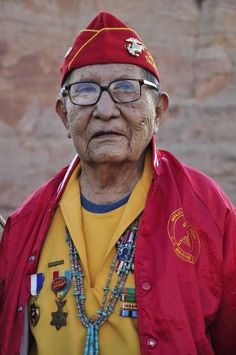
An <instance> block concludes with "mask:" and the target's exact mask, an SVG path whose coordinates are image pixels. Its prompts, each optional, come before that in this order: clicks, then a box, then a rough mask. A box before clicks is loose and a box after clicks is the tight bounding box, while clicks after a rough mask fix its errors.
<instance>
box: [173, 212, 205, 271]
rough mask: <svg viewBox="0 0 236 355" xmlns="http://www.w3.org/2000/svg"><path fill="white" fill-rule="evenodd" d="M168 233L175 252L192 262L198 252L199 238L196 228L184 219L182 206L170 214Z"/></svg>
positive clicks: (194, 260)
mask: <svg viewBox="0 0 236 355" xmlns="http://www.w3.org/2000/svg"><path fill="white" fill-rule="evenodd" d="M168 234H169V237H170V240H171V242H172V245H173V249H174V251H175V253H176V254H177V255H178V256H179V257H180V258H181V259H183V260H185V261H187V262H189V263H192V264H194V263H195V262H196V260H197V258H198V255H199V253H200V239H199V236H198V233H197V231H196V229H195V228H194V227H193V226H192V225H191V224H190V223H189V222H188V221H187V220H186V219H185V217H184V212H183V209H182V208H179V209H178V210H176V211H174V212H173V213H172V214H171V215H170V218H169V221H168Z"/></svg>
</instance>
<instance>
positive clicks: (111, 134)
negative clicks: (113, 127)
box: [92, 131, 122, 139]
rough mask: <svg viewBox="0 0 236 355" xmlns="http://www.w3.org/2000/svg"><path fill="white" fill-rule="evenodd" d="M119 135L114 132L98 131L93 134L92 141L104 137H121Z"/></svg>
mask: <svg viewBox="0 0 236 355" xmlns="http://www.w3.org/2000/svg"><path fill="white" fill-rule="evenodd" d="M121 135H122V134H121V133H118V132H114V131H99V132H96V133H95V134H93V136H92V139H94V138H106V137H116V136H121Z"/></svg>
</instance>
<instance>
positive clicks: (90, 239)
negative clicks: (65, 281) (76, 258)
mask: <svg viewBox="0 0 236 355" xmlns="http://www.w3.org/2000/svg"><path fill="white" fill-rule="evenodd" d="M78 173H79V168H78V169H76V171H75V172H74V173H73V175H72V176H71V178H70V181H69V183H68V184H67V187H66V189H65V191H64V193H63V196H62V198H61V201H60V204H59V206H58V207H57V210H56V212H55V215H54V217H53V221H52V223H51V226H50V228H49V231H48V234H47V237H46V240H45V243H44V246H43V249H42V251H41V255H40V260H39V265H38V272H43V273H44V276H45V280H44V284H43V288H42V290H41V291H40V293H39V296H38V300H37V303H38V305H39V306H40V320H39V322H38V324H37V325H36V326H35V327H32V325H31V332H32V334H33V337H34V339H35V342H36V349H34V350H33V351H32V352H31V354H32V353H33V354H38V355H65V354H68V355H80V354H81V355H82V354H83V349H84V342H85V337H86V329H85V328H84V326H83V325H82V324H81V321H80V319H79V317H78V316H77V308H76V303H75V299H74V297H73V294H72V292H73V285H72V286H71V288H70V289H69V291H68V293H67V294H66V296H65V297H64V299H65V300H67V302H66V304H65V306H64V307H63V311H64V312H67V313H68V316H67V319H66V320H67V325H66V326H62V327H61V328H60V329H59V330H57V329H56V328H55V326H52V325H50V322H51V320H52V316H51V312H56V311H57V305H56V303H55V300H56V296H55V294H54V292H53V291H52V290H51V282H52V280H53V272H54V271H59V272H60V274H63V272H64V271H65V270H70V268H71V266H70V258H69V247H68V244H67V242H66V241H65V226H67V227H68V229H69V232H70V235H71V237H72V240H73V243H74V245H75V247H76V249H77V251H78V253H79V255H80V259H81V265H82V269H83V272H84V275H85V278H84V286H85V295H86V302H85V309H86V312H87V315H88V316H89V317H93V316H96V310H97V309H99V307H100V305H101V300H102V296H103V291H102V288H103V287H104V285H105V284H106V280H107V276H108V273H109V267H110V265H111V263H112V259H113V257H114V255H115V252H116V248H115V244H116V242H117V241H118V239H119V238H120V236H121V234H122V233H123V232H124V231H125V229H126V228H127V227H128V226H129V225H130V224H131V223H132V222H133V221H134V219H135V218H136V217H137V216H138V215H139V214H140V213H141V212H142V210H143V209H144V205H145V201H146V197H147V192H148V188H149V186H150V183H151V179H152V167H151V157H150V154H148V155H147V158H146V160H145V169H144V173H143V175H142V177H141V178H140V180H139V181H138V182H137V184H136V186H135V187H134V189H133V191H132V194H131V195H130V198H129V200H128V202H127V203H126V204H125V205H123V206H121V207H120V208H117V209H115V210H113V211H110V212H107V213H102V214H96V213H91V212H89V211H87V210H85V209H84V208H82V207H81V202H80V188H79V183H78V179H77V176H78ZM57 260H63V264H60V265H57V266H54V267H49V266H48V263H50V262H53V261H57ZM116 280H117V275H116V273H114V274H113V278H112V286H114V285H115V283H116ZM125 287H131V288H134V287H135V282H134V276H133V274H132V273H130V274H129V275H128V278H127V280H126V283H125ZM119 311H120V301H118V302H117V304H116V307H115V309H114V313H112V314H111V315H110V317H109V318H108V320H107V321H106V322H105V323H104V324H103V325H102V326H101V328H100V330H99V351H100V354H101V355H111V354H112V355H121V354H122V355H138V354H140V350H139V339H138V332H137V320H136V319H135V318H129V317H121V316H120V314H119Z"/></svg>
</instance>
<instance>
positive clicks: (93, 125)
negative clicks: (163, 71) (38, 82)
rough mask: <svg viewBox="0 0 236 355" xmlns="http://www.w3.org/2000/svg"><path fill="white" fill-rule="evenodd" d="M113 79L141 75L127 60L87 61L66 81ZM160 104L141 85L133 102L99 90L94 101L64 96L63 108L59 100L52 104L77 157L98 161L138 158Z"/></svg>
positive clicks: (153, 127) (107, 81)
mask: <svg viewBox="0 0 236 355" xmlns="http://www.w3.org/2000/svg"><path fill="white" fill-rule="evenodd" d="M117 79H144V75H143V71H142V69H141V68H140V67H138V66H135V65H131V64H98V65H89V66H86V67H83V68H78V69H75V70H74V71H73V72H72V75H71V76H70V80H69V83H67V84H70V83H74V82H78V81H87V82H95V83H98V84H100V85H108V84H110V82H112V81H114V80H117ZM160 105H161V99H158V98H157V94H156V93H155V90H153V89H152V88H150V87H149V86H147V85H144V86H143V87H142V96H141V98H140V99H139V100H137V101H135V102H130V103H116V102H114V101H113V100H112V98H111V97H110V95H109V93H108V92H107V91H103V92H102V95H101V97H100V99H99V101H98V102H97V103H96V104H95V105H89V106H76V105H74V104H72V103H71V102H70V100H69V98H68V97H66V103H65V106H64V110H62V104H61V103H60V101H58V102H57V107H56V108H57V112H58V113H59V115H60V116H61V118H62V120H63V123H64V125H65V126H66V129H67V132H68V135H69V136H71V138H72V140H73V143H74V146H75V149H76V151H77V152H78V154H79V156H80V158H81V160H82V161H84V162H86V163H89V164H94V163H98V164H99V163H119V162H126V161H127V162H131V161H138V160H139V158H140V156H141V155H142V153H143V152H144V151H145V149H146V147H147V146H148V144H149V142H150V140H151V138H152V136H153V135H154V134H155V133H156V131H157V126H158V120H159V118H160V117H158V116H159V111H160V110H159V106H160ZM62 112H63V113H62Z"/></svg>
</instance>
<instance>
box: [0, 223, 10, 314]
mask: <svg viewBox="0 0 236 355" xmlns="http://www.w3.org/2000/svg"><path fill="white" fill-rule="evenodd" d="M8 235H9V219H8V221H7V223H6V226H5V228H4V232H3V235H2V239H1V241H0V314H1V308H2V304H3V301H4V298H5V297H4V289H5V275H6V265H7V240H8Z"/></svg>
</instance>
